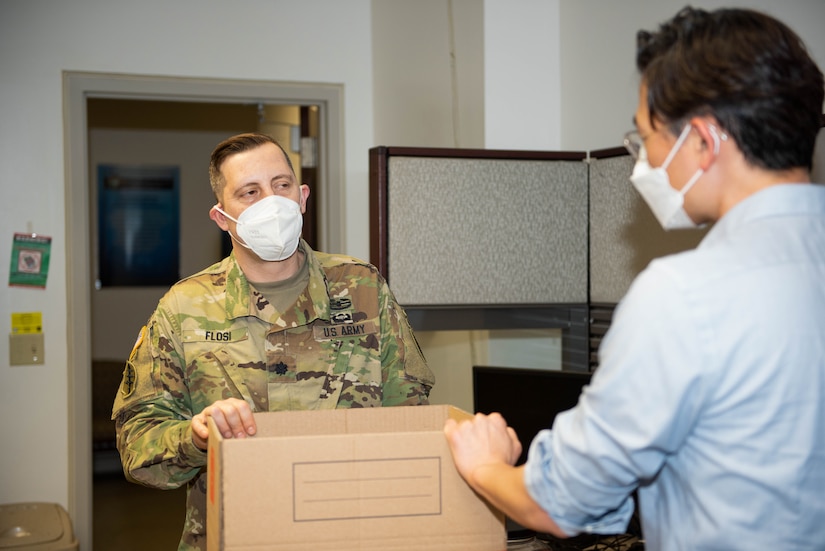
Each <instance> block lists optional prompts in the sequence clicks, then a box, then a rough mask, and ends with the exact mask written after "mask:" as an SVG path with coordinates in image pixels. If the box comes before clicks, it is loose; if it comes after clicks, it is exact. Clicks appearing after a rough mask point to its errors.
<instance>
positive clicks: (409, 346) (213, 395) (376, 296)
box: [112, 241, 434, 550]
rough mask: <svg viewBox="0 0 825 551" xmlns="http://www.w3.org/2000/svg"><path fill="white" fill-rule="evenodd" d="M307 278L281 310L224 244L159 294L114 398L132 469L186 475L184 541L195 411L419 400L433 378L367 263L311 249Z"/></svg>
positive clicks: (199, 494)
mask: <svg viewBox="0 0 825 551" xmlns="http://www.w3.org/2000/svg"><path fill="white" fill-rule="evenodd" d="M301 249H302V250H303V251H304V252H305V254H306V259H307V260H306V262H307V263H308V270H309V284H308V285H307V287H306V289H305V290H304V291H303V293H302V294H301V295H300V296H299V297H298V299H297V300H296V302H295V303H294V305H293V306H292V307H291V308H289V309H288V311H286V312H283V313H281V312H278V311H276V310H275V308H274V307H273V306H272V305H270V304H269V302H267V301H266V299H265V298H264V297H263V296H262V295H261V294H260V293H259V292H258V291H256V290H255V289H254V288H252V287H251V286H250V284H249V283H248V282H247V279H246V278H245V277H244V275H243V272H242V271H241V269H240V267H239V266H238V264H237V262H236V261H235V258H234V255H230V256H229V257H227V258H226V259H224V260H223V261H222V262H219V263H217V264H215V265H214V266H211V267H209V268H207V269H206V270H204V271H202V272H200V273H198V274H195V275H193V276H191V277H189V278H186V279H184V280H182V281H181V282H179V283H177V284H176V285H174V286H173V287H172V288H171V289H170V290H169V292H168V293H167V294H166V295H165V296H164V297H163V298H162V299H161V300H160V303H159V304H158V307H157V310H156V311H155V313H154V314H153V315H152V317H151V318H150V320H149V322H148V324H147V326H146V327H144V328H143V329H142V330H141V333H140V336H139V338H138V341H137V342H136V343H135V346H134V349H133V350H132V353H131V355H130V357H129V361H128V362H127V365H126V369H125V371H124V376H123V381H122V383H121V387H120V390H119V392H118V395H117V397H116V399H115V403H114V408H113V412H112V418H113V419H114V420H115V421H116V427H117V446H118V450H119V451H120V456H121V461H122V463H123V469H124V472H125V473H126V475H127V477H128V478H130V479H132V480H133V481H136V482H138V483H140V484H143V485H146V486H151V487H155V488H162V489H170V488H177V487H180V486H182V485H183V484H186V485H187V486H188V487H187V507H186V521H185V525H184V530H183V536H182V539H181V543H180V547H179V549H181V550H190V549H206V525H205V522H206V476H205V474H206V472H205V471H206V469H205V465H206V453H205V452H203V451H201V450H200V449H198V448H197V447H196V446H195V445H194V444H193V442H192V429H191V426H190V422H189V421H190V419H191V418H192V416H193V415H195V414H197V413H199V412H200V411H202V410H203V409H204V408H205V407H206V406H208V405H209V404H211V403H213V402H215V401H217V400H221V399H225V398H230V397H236V398H242V399H244V400H246V401H247V402H248V403H249V404H250V405H251V406H252V407H253V411H279V410H298V409H300V410H306V409H328V408H348V407H378V406H400V405H417V404H426V403H427V402H428V394H429V391H430V388H431V387H432V384H433V382H434V380H433V376H432V372H431V371H430V370H429V368H428V367H427V365H426V363H425V361H424V357H423V355H422V353H421V351H420V349H419V348H418V343H417V342H416V340H415V337H414V336H413V333H412V331H411V329H410V326H409V323H408V321H407V318H406V315H405V313H404V312H403V310H402V309H401V308H400V307H399V306H398V304H397V303H396V302H395V298H394V297H393V295H392V293H391V291H390V289H389V287H388V286H387V284H386V282H385V281H384V279H383V277H381V275H380V274H379V273H378V272H377V270H376V269H375V267H374V266H371V265H370V264H367V263H364V262H361V261H359V260H356V259H354V258H351V257H348V256H340V255H330V254H324V253H316V252H314V251H312V250H311V249H310V248H309V246H308V245H307V244H306V243H305V242H303V241H302V242H301Z"/></svg>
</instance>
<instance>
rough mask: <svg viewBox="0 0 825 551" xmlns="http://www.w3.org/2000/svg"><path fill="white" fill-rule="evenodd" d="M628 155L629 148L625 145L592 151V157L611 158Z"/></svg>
mask: <svg viewBox="0 0 825 551" xmlns="http://www.w3.org/2000/svg"><path fill="white" fill-rule="evenodd" d="M626 155H627V156H629V155H630V153H628V152H627V149H626V148H625V147H623V146H620V147H611V148H608V149H597V150H595V151H591V152H590V158H591V159H610V158H612V157H624V156H626Z"/></svg>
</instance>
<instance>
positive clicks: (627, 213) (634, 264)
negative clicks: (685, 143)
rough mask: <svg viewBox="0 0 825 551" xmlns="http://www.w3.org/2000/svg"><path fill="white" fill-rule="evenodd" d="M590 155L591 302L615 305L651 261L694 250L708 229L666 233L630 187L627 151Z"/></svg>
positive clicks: (630, 160)
mask: <svg viewBox="0 0 825 551" xmlns="http://www.w3.org/2000/svg"><path fill="white" fill-rule="evenodd" d="M590 155H591V158H590V216H589V219H590V302H591V303H607V304H615V303H617V302H619V301H620V300H621V298H622V297H623V296H624V295H625V293H627V290H628V289H629V288H630V284H631V283H632V282H633V279H634V278H635V277H636V276H637V275H638V274H639V273H640V272H641V271H642V270H643V269H644V268H645V267H646V266H647V265H648V264H649V263H650V261H651V260H653V259H654V258H657V257H660V256H665V255H668V254H673V253H677V252H680V251H685V250H688V249H693V248H695V247H696V246H697V245H698V244H699V242H700V241H701V240H702V238H703V237H704V236H705V234H706V233H707V230H708V228H704V229H701V230H696V229H692V230H673V231H668V232H666V231H665V230H663V229H662V227H661V226H660V225H659V223H658V222H657V221H656V218H655V217H654V216H653V213H652V212H651V211H650V209H649V208H648V207H647V205H646V204H645V202H644V200H643V199H642V197H641V196H640V195H639V193H638V192H637V191H636V190H635V188H634V187H633V185H632V184H631V183H630V179H629V178H630V174H631V173H632V172H633V162H634V161H633V159H632V158H631V157H630V155H628V154H627V152H626V151H625V150H624V148H621V149H618V148H616V149H609V150H603V151H595V152H591V154H590Z"/></svg>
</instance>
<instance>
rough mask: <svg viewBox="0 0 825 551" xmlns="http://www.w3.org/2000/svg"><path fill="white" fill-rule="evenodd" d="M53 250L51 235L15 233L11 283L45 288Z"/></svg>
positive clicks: (10, 275) (12, 249) (12, 250)
mask: <svg viewBox="0 0 825 551" xmlns="http://www.w3.org/2000/svg"><path fill="white" fill-rule="evenodd" d="M51 250H52V238H51V237H46V236H45V235H38V234H36V233H15V234H14V239H13V241H12V246H11V268H10V269H9V285H10V286H21V287H40V288H45V287H46V278H47V277H48V275H49V257H50V256H51Z"/></svg>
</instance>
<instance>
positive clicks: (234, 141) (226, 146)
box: [209, 132, 295, 203]
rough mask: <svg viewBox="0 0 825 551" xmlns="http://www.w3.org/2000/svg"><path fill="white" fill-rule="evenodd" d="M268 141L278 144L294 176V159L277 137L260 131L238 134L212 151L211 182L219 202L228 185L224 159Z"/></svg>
mask: <svg viewBox="0 0 825 551" xmlns="http://www.w3.org/2000/svg"><path fill="white" fill-rule="evenodd" d="M268 143H271V144H275V145H276V146H278V149H280V150H281V153H282V154H283V155H284V159H286V164H287V165H288V166H289V170H290V172H292V175H293V176H294V175H295V169H294V168H293V166H292V160H291V159H290V158H289V155H287V152H286V150H285V149H284V148H283V146H281V144H279V143H278V141H277V140H276V139H275V138H273V137H272V136H269V135H267V134H261V133H259V132H246V133H244V134H237V135H235V136H232V137H231V138H227V139H225V140H224V141H222V142H221V143H219V144H218V145H217V146H216V147H215V150H214V151H212V156H211V157H210V159H209V184H210V185H211V186H212V193H214V194H215V199H216V200H217V201H218V202H219V203H220V202H221V198H222V196H223V188H224V186H225V185H226V179H225V178H224V177H223V173H222V172H221V166H222V165H223V163H224V161H226V159H228V158H229V157H231V156H232V155H236V154H238V153H243V152H244V151H249V150H251V149H255V148H257V147H260V146H262V145H265V144H268Z"/></svg>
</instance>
